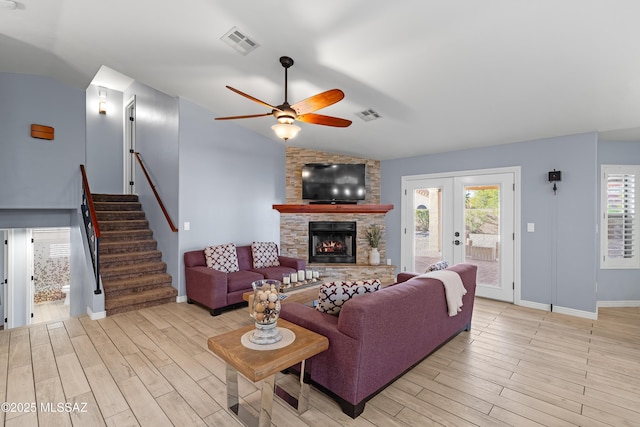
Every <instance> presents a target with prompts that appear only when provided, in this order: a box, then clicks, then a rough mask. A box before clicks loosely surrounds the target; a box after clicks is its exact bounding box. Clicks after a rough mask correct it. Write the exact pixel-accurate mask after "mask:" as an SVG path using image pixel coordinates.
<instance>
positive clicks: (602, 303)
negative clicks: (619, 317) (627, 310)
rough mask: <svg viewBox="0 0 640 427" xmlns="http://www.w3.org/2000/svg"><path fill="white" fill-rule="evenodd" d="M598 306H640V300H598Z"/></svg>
mask: <svg viewBox="0 0 640 427" xmlns="http://www.w3.org/2000/svg"><path fill="white" fill-rule="evenodd" d="M597 305H598V308H607V307H611V308H616V307H621V308H622V307H640V301H598V304H597Z"/></svg>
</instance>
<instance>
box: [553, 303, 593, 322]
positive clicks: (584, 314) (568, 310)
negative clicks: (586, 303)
mask: <svg viewBox="0 0 640 427" xmlns="http://www.w3.org/2000/svg"><path fill="white" fill-rule="evenodd" d="M553 312H554V313H559V314H567V315H569V316H576V317H584V318H585V319H591V320H598V313H597V312H595V313H594V312H592V311H583V310H576V309H575V308H567V307H559V306H557V305H554V306H553Z"/></svg>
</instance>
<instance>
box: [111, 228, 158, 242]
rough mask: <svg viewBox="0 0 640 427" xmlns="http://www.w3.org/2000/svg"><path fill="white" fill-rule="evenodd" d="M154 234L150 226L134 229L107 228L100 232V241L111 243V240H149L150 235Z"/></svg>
mask: <svg viewBox="0 0 640 427" xmlns="http://www.w3.org/2000/svg"><path fill="white" fill-rule="evenodd" d="M152 236H153V231H151V230H149V229H148V228H145V229H142V228H140V229H133V230H128V229H127V230H107V231H101V233H100V239H101V240H100V242H101V243H111V242H116V241H118V242H120V241H131V240H149V238H150V237H152Z"/></svg>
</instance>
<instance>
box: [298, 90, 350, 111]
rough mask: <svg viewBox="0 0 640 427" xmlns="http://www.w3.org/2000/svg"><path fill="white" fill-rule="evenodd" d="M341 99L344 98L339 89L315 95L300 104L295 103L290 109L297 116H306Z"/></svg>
mask: <svg viewBox="0 0 640 427" xmlns="http://www.w3.org/2000/svg"><path fill="white" fill-rule="evenodd" d="M342 98H344V92H342V91H341V90H340V89H331V90H328V91H325V92H322V93H319V94H317V95H313V96H311V97H309V98H307V99H303V100H302V101H300V102H296V103H295V104H293V105H292V106H291V108H293V109H294V110H295V111H296V113H298V115H301V114H308V113H313V112H314V111H317V110H319V109H321V108H324V107H328V106H329V105H332V104H335V103H336V102H338V101H340V100H341V99H342Z"/></svg>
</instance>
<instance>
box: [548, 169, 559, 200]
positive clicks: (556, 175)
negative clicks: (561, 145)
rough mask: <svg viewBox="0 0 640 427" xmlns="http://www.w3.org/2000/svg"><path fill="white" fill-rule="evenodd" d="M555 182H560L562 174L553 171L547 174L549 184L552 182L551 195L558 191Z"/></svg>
mask: <svg viewBox="0 0 640 427" xmlns="http://www.w3.org/2000/svg"><path fill="white" fill-rule="evenodd" d="M557 181H562V172H560V171H557V170H555V169H554V170H552V171H550V172H549V182H553V194H556V192H557V191H558V186H557V185H556V182H557Z"/></svg>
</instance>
